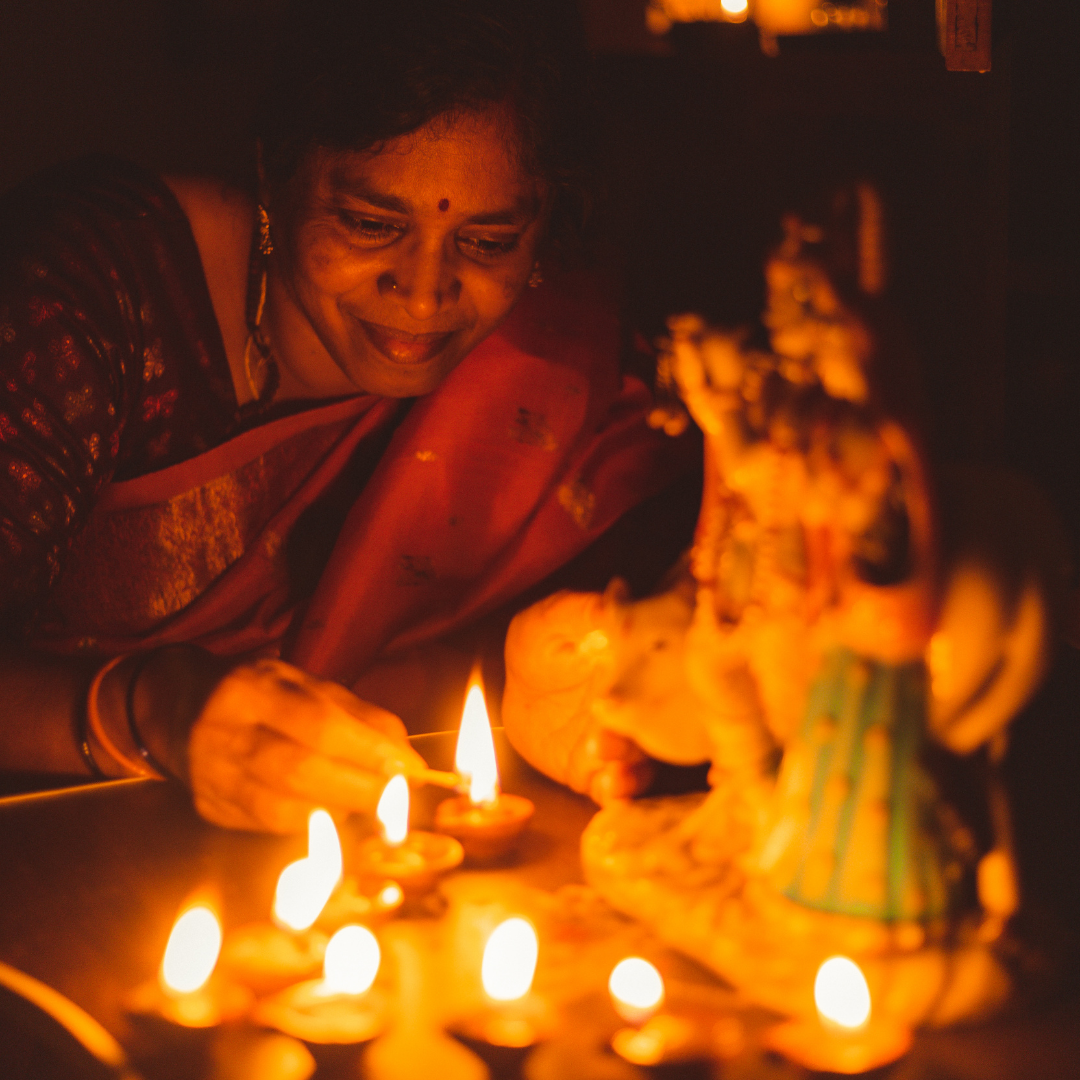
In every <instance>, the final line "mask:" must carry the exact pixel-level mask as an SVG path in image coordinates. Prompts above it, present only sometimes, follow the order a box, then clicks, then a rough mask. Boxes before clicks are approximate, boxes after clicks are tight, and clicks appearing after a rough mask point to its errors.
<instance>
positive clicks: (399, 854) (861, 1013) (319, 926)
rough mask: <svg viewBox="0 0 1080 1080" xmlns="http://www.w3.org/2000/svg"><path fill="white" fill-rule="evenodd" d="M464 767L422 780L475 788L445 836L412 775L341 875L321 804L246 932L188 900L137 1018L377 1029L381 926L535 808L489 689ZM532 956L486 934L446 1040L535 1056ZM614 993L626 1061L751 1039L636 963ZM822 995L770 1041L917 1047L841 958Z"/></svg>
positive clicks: (544, 1026)
mask: <svg viewBox="0 0 1080 1080" xmlns="http://www.w3.org/2000/svg"><path fill="white" fill-rule="evenodd" d="M456 766H457V772H456V773H439V772H437V771H435V770H428V771H427V773H426V774H425V775H424V777H422V779H426V780H427V781H429V782H434V783H440V784H444V785H445V786H451V785H452V786H454V787H459V786H460V787H461V788H462V789H464V788H467V792H465V791H463V793H462V794H459V795H457V796H455V797H452V798H449V799H446V800H444V801H443V802H441V803H440V804H439V806H438V809H437V812H436V826H437V828H438V829H439V830H440V831H439V832H438V833H429V832H419V831H410V830H409V827H408V818H409V787H408V783H407V781H406V779H405V777H404V776H395V777H394V778H393V779H391V780H390V781H389V783H388V784H387V785H386V788H385V789H384V791H383V794H382V797H381V799H380V801H379V805H378V809H377V811H376V816H377V818H378V820H379V822H380V825H381V830H382V831H381V835H380V836H376V837H371V838H369V839H368V840H366V841H364V843H363V844H361V846H360V849H359V858H358V869H359V877H357V878H353V877H350V878H345V877H344V876H343V857H342V850H341V843H340V839H339V837H338V833H337V829H336V827H335V825H334V822H333V819H332V818H331V817H330V815H329V814H328V813H327V812H326V811H325V810H316V811H314V812H313V813H312V814H311V816H310V819H309V821H308V854H307V856H306V857H305V858H302V859H299V860H297V861H296V862H293V863H290V864H289V865H288V866H286V867H285V869H284V870H283V871H282V872H281V875H280V876H279V878H278V882H277V889H276V892H275V897H274V905H273V921H272V922H269V921H268V922H265V923H254V924H250V925H247V926H241V927H238V928H237V929H235V930H233V931H231V932H230V933H229V934H228V935H227V936H225V937H224V938H223V935H222V930H221V925H220V923H219V921H218V918H217V916H216V914H215V913H214V911H213V909H212V907H211V906H208V905H206V904H199V903H193V904H191V905H190V906H188V907H186V909H185V910H184V911H183V912H182V913H181V915H180V916H179V917H178V918H177V920H176V922H175V924H174V925H173V928H172V932H171V934H170V936H169V940H168V944H167V945H166V948H165V953H164V957H163V960H162V964H161V967H160V970H159V973H158V978H157V979H156V980H153V981H151V982H148V983H146V984H144V985H142V986H140V987H138V988H137V989H136V990H135V991H133V992H132V993H131V994H129V995H128V998H127V1002H126V1005H127V1009H128V1012H129V1013H130V1014H131V1015H132V1016H133V1017H134V1018H143V1019H150V1020H151V1021H152V1022H153V1023H154V1024H155V1025H158V1026H160V1025H165V1026H166V1027H171V1028H174V1029H204V1030H205V1029H212V1028H216V1027H217V1026H218V1025H221V1024H225V1023H229V1022H233V1021H237V1020H240V1019H243V1018H248V1019H250V1020H251V1021H252V1022H254V1023H255V1024H257V1025H260V1026H262V1027H266V1028H270V1029H276V1030H277V1031H280V1032H283V1033H285V1034H286V1035H289V1036H292V1037H293V1038H297V1039H300V1040H302V1041H303V1042H305V1043H307V1044H308V1045H309V1046H310V1047H312V1048H318V1047H325V1046H327V1045H331V1046H335V1045H343V1044H344V1045H359V1044H363V1043H366V1042H369V1041H370V1040H372V1039H374V1038H376V1037H377V1036H378V1035H380V1034H381V1033H382V1032H383V1031H385V1030H386V1028H387V1027H388V1025H389V1022H390V1019H391V1016H390V1010H389V1008H388V1003H387V1002H386V1000H385V998H384V997H383V996H382V994H381V993H380V992H379V990H378V989H377V988H376V987H375V986H374V983H375V980H376V976H377V974H378V971H379V966H380V963H381V950H380V947H379V941H378V938H377V937H376V935H375V934H374V933H373V931H372V929H371V928H372V927H373V926H374V927H377V926H378V925H379V924H380V923H381V922H383V921H385V920H387V919H389V918H391V917H393V916H394V915H395V914H396V913H397V912H398V911H399V909H401V908H402V906H403V905H405V904H407V903H409V902H415V901H416V900H420V899H422V898H423V897H425V896H426V895H428V894H429V893H430V892H432V891H433V890H434V888H435V887H436V884H437V882H438V878H439V877H440V875H442V874H444V873H446V872H448V871H450V870H452V869H455V868H456V867H457V866H459V865H460V864H461V863H462V862H463V861H464V860H465V859H466V858H468V859H469V861H470V862H471V863H473V864H484V863H490V862H493V861H495V860H497V859H499V858H501V857H502V856H504V855H506V854H507V853H508V852H509V851H511V850H512V849H513V847H514V845H515V842H516V840H517V838H518V836H519V835H520V833H521V832H522V830H523V829H524V827H525V826H526V824H527V823H528V821H529V819H530V818H531V816H532V814H533V810H534V806H533V803H532V802H531V801H529V800H528V799H525V798H522V797H521V796H516V795H509V794H506V793H504V792H501V791H500V789H499V780H498V770H497V766H496V762H495V749H494V743H493V740H492V735H491V727H490V722H489V720H488V716H487V709H486V706H485V704H484V699H483V693H482V691H481V690H480V688H479V686H473V687H471V688H470V690H469V693H468V696H467V698H466V704H465V710H464V714H463V717H462V723H461V729H460V732H459V735H458V745H457V755H456ZM538 956H539V943H538V940H537V936H536V932H535V930H534V928H533V926H532V925H531V923H529V922H528V920H526V919H523V918H519V917H515V918H510V919H507V920H505V921H504V922H502V923H500V924H499V925H498V926H497V927H496V928H495V930H494V931H493V932H492V933H491V935H490V936H489V937H488V939H487V943H486V945H485V947H484V953H483V961H482V965H481V982H482V984H483V988H484V993H485V996H486V998H487V1001H488V1007H487V1008H486V1009H484V1010H482V1011H481V1012H478V1013H477V1014H475V1015H473V1016H469V1017H464V1018H462V1019H460V1020H459V1021H457V1022H456V1023H455V1024H454V1025H453V1026H452V1027H451V1028H450V1031H451V1034H454V1035H456V1036H457V1037H458V1038H460V1039H462V1041H464V1042H465V1043H466V1044H467V1045H471V1046H473V1047H474V1048H479V1047H484V1046H488V1047H491V1048H494V1049H496V1051H498V1050H514V1051H527V1049H528V1048H530V1047H532V1046H534V1045H535V1044H537V1043H538V1042H541V1041H543V1040H545V1039H547V1038H550V1037H551V1036H552V1035H553V1034H554V1032H555V1029H556V1022H555V1014H554V1010H553V1009H552V1008H551V1007H550V1006H549V1004H548V1003H547V1002H546V1001H544V1000H543V999H541V998H540V997H539V996H538V995H536V994H535V993H533V991H532V982H533V975H534V973H535V970H536V964H537V959H538ZM320 969H321V972H322V977H321V978H318V977H317V975H318V972H319V971H320ZM608 990H609V993H610V997H611V1002H612V1004H613V1006H614V1008H615V1011H616V1013H617V1014H618V1015H619V1017H620V1018H621V1019H622V1021H623V1022H624V1023H625V1024H626V1025H628V1026H626V1027H624V1028H622V1029H620V1030H619V1031H617V1032H616V1033H615V1034H614V1036H613V1037H612V1039H611V1048H612V1049H613V1050H614V1051H615V1052H616V1053H617V1054H618V1055H619V1056H620V1057H622V1058H623V1059H624V1060H626V1061H628V1062H630V1063H631V1064H634V1065H638V1066H642V1067H651V1066H666V1065H670V1064H672V1063H675V1062H685V1061H692V1060H702V1061H707V1060H708V1059H710V1058H725V1057H730V1056H731V1052H732V1046H731V1044H732V1042H733V1041H734V1042H735V1043H736V1044H741V1042H742V1035H741V1028H740V1030H739V1032H738V1033H736V1034H737V1037H734V1039H733V1035H732V1031H733V1028H732V1019H731V1018H730V1017H722V1016H718V1015H715V1014H713V1013H708V1012H707V1011H703V1010H702V1009H701V1008H700V1007H695V1008H685V1007H684V1008H680V1007H678V1006H677V1005H676V1006H665V986H664V981H663V978H662V976H661V975H660V973H659V971H657V969H656V968H655V967H654V966H653V965H652V964H651V963H649V962H648V961H647V960H645V959H643V958H641V957H627V958H625V959H623V960H621V961H620V962H619V963H618V964H616V965H615V967H614V969H613V970H612V971H611V973H610V977H609V980H608ZM815 1001H816V1004H817V1009H818V1017H817V1018H816V1020H794V1021H789V1022H787V1023H783V1024H779V1025H777V1026H775V1027H773V1028H771V1029H769V1030H768V1031H766V1032H765V1035H764V1039H763V1043H764V1045H765V1046H766V1047H767V1048H768V1049H771V1050H773V1051H775V1052H778V1053H780V1054H782V1055H784V1056H786V1057H788V1058H790V1059H791V1060H793V1061H795V1062H796V1063H798V1064H802V1065H804V1066H806V1067H809V1068H812V1069H815V1070H819V1071H826V1072H834V1073H849V1074H851V1073H859V1072H865V1071H867V1070H870V1069H876V1068H879V1067H881V1066H882V1065H886V1064H888V1063H890V1062H892V1061H894V1060H896V1059H897V1058H899V1057H901V1056H902V1055H903V1054H904V1053H906V1052H907V1049H908V1047H909V1046H910V1043H911V1035H910V1032H909V1031H908V1030H907V1029H906V1028H903V1027H901V1026H900V1025H897V1024H895V1023H893V1022H891V1021H889V1020H887V1019H884V1018H878V1017H874V1018H873V1019H872V1018H871V1003H870V992H869V988H868V986H867V983H866V979H865V977H864V976H863V974H862V972H861V971H860V969H859V968H858V966H857V965H856V964H855V963H854V962H853V961H851V960H849V959H847V958H846V957H832V958H830V959H829V960H827V961H825V963H823V964H822V965H821V968H820V969H819V971H818V975H817V979H816V982H815ZM735 1027H738V1025H737V1024H736V1025H735Z"/></svg>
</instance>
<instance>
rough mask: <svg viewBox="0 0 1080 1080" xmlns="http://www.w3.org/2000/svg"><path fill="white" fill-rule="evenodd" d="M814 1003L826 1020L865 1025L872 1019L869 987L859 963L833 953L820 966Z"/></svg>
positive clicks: (849, 1024)
mask: <svg viewBox="0 0 1080 1080" xmlns="http://www.w3.org/2000/svg"><path fill="white" fill-rule="evenodd" d="M814 1003H815V1004H816V1005H817V1008H818V1012H819V1013H820V1014H821V1016H822V1018H823V1019H825V1020H831V1021H832V1022H833V1023H834V1024H839V1025H840V1027H844V1028H849V1029H852V1030H854V1029H855V1028H860V1027H862V1026H863V1025H864V1024H865V1023H866V1021H867V1020H869V1019H870V987H869V986H868V985H867V983H866V976H864V975H863V973H862V971H860V970H859V965H858V964H856V963H855V961H854V960H849V959H848V958H847V957H846V956H833V957H830V958H829V959H828V960H826V961H825V963H824V964H822V965H821V967H819V968H818V973H817V978H816V979H814Z"/></svg>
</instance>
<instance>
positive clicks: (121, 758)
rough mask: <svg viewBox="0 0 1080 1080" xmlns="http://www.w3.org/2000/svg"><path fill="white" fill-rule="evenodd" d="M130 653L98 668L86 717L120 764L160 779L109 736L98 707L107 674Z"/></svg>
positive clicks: (100, 741) (89, 692) (87, 695)
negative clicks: (99, 693)
mask: <svg viewBox="0 0 1080 1080" xmlns="http://www.w3.org/2000/svg"><path fill="white" fill-rule="evenodd" d="M130 655H131V654H130V653H121V654H120V655H119V656H114V657H113V658H112V659H111V660H109V661H107V662H106V663H104V664H103V665H102V666H101V667H100V668H99V669H98V673H97V674H96V675H95V676H94V679H93V682H91V683H90V689H89V690H88V691H87V694H86V719H87V721H88V723H89V725H90V730H91V731H92V732H93V733H94V738H96V739H97V741H98V742H99V743H101V746H102V749H103V750H104V751H105V753H107V754H108V755H109V757H111V758H112V759H113V761H115V762H116V763H117V764H118V765H121V766H123V767H124V768H125V769H127V770H128V771H129V772H132V773H134V774H135V775H136V776H150V777H153V778H154V779H157V780H160V779H162V778H161V776H160V775H159V774H158V773H156V772H155V771H154V770H153V769H151V768H149V767H148V766H147V764H146V763H145V762H144V761H140V760H138V759H136V758H133V757H128V755H127V754H125V753H124V752H123V751H122V750H121V749H120V748H119V747H118V746H117V745H116V743H114V742H113V741H112V739H110V738H109V736H108V734H107V733H106V731H105V724H104V723H103V722H102V719H101V711H100V710H99V709H98V692H99V691H100V690H101V684H102V683H103V682H104V681H105V676H106V675H108V674H109V672H110V671H112V669H113V668H115V667H117V666H119V665H120V664H121V663H123V662H124V661H125V660H127V659H128V657H129V656H130Z"/></svg>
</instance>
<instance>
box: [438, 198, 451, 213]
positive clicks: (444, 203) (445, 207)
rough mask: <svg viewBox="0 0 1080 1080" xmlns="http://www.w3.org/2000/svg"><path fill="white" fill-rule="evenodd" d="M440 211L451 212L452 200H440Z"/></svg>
mask: <svg viewBox="0 0 1080 1080" xmlns="http://www.w3.org/2000/svg"><path fill="white" fill-rule="evenodd" d="M439 209H440V210H443V211H446V210H449V209H450V200H449V199H440V200H439Z"/></svg>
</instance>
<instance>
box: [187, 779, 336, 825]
mask: <svg viewBox="0 0 1080 1080" xmlns="http://www.w3.org/2000/svg"><path fill="white" fill-rule="evenodd" d="M194 801H195V809H196V810H198V812H199V813H200V814H201V815H202V816H203V817H204V818H206V820H207V821H210V822H213V823H214V824H215V825H221V826H224V827H225V828H227V829H246V830H250V831H258V832H275V833H300V832H303V831H304V830H305V829H306V828H307V821H308V818H309V817H310V816H311V812H312V810H315V809H316V808H317V806H316V804H315V803H313V802H311V801H309V800H306V799H299V798H296V797H294V796H292V795H289V794H287V793H285V792H283V791H280V790H278V789H277V788H274V787H270V786H268V785H267V784H264V783H262V782H261V781H259V780H256V779H254V778H253V777H250V776H248V775H246V774H245V773H242V772H237V773H236V774H235V775H234V776H233V777H232V778H231V779H230V782H229V783H228V785H227V787H226V788H224V789H218V788H217V786H216V785H212V784H211V785H208V786H203V787H200V789H198V790H196V791H195V793H194Z"/></svg>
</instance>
